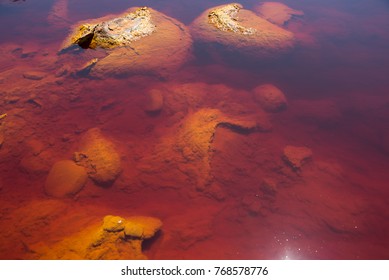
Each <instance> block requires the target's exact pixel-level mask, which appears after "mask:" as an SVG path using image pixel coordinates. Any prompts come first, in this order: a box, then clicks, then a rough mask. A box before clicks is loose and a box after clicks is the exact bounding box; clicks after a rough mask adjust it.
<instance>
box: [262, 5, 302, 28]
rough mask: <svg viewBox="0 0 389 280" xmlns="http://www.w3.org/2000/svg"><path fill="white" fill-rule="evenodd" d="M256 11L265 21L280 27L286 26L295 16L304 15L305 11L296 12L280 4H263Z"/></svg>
mask: <svg viewBox="0 0 389 280" xmlns="http://www.w3.org/2000/svg"><path fill="white" fill-rule="evenodd" d="M254 11H256V12H258V14H259V15H260V16H261V17H263V18H264V19H267V20H268V21H270V22H272V23H274V24H277V25H280V26H282V25H285V24H286V23H287V22H288V21H289V20H290V19H291V18H292V17H293V16H303V15H304V12H303V11H300V10H294V9H292V8H290V7H288V6H287V5H285V4H283V3H279V2H264V3H261V4H259V5H258V6H256V7H254Z"/></svg>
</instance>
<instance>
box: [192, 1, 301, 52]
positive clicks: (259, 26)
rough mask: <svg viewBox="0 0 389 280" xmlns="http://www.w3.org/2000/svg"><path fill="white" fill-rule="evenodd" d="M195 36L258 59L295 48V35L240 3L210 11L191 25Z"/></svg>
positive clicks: (209, 43) (202, 40)
mask: <svg viewBox="0 0 389 280" xmlns="http://www.w3.org/2000/svg"><path fill="white" fill-rule="evenodd" d="M191 33H192V36H193V38H194V39H195V40H196V41H199V42H201V43H203V44H206V45H207V46H208V47H212V46H214V45H221V46H223V47H224V48H225V49H227V50H229V51H234V52H235V51H238V52H240V53H243V54H246V55H249V56H251V57H254V58H265V57H274V56H277V55H278V54H280V53H284V52H285V51H287V50H290V49H291V48H292V47H293V45H294V36H293V34H292V33H291V32H289V31H287V30H285V29H283V28H281V27H278V26H276V25H274V24H272V23H270V22H269V21H267V20H265V19H263V18H261V17H259V16H257V15H256V14H255V13H253V12H252V11H249V10H246V9H243V6H242V5H240V4H236V3H234V4H228V5H222V6H217V7H214V8H211V9H208V10H206V11H205V12H204V13H202V14H201V15H200V16H199V17H198V18H197V19H196V20H195V21H194V22H193V23H192V24H191Z"/></svg>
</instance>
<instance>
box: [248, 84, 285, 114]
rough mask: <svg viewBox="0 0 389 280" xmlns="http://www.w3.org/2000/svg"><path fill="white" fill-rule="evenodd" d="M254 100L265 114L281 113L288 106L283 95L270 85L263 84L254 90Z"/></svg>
mask: <svg viewBox="0 0 389 280" xmlns="http://www.w3.org/2000/svg"><path fill="white" fill-rule="evenodd" d="M254 98H255V100H256V101H257V102H258V103H259V104H260V105H261V107H262V108H263V109H264V110H265V111H267V112H273V113H275V112H281V111H283V110H285V109H286V108H287V106H288V103H287V100H286V97H285V95H284V93H283V92H282V91H281V90H280V89H279V88H277V87H276V86H274V85H272V84H264V85H260V86H258V87H256V88H255V89H254Z"/></svg>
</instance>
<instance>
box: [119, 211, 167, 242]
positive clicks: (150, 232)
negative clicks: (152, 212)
mask: <svg viewBox="0 0 389 280" xmlns="http://www.w3.org/2000/svg"><path fill="white" fill-rule="evenodd" d="M161 227H162V221H161V220H160V219H157V218H153V217H146V216H134V217H130V218H129V219H127V221H126V224H125V228H124V234H125V235H126V236H131V237H136V238H140V239H148V238H151V237H153V236H154V235H155V233H156V232H157V231H158V230H159V229H160V228H161Z"/></svg>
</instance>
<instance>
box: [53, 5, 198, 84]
mask: <svg viewBox="0 0 389 280" xmlns="http://www.w3.org/2000/svg"><path fill="white" fill-rule="evenodd" d="M191 44H192V40H191V37H190V35H189V32H188V31H187V28H186V27H185V26H184V25H183V24H182V23H180V22H178V21H177V20H175V19H173V18H170V17H168V16H166V15H164V14H162V13H160V12H157V11H155V10H153V9H151V8H147V7H143V8H130V9H128V10H127V11H126V12H124V13H123V14H120V15H110V16H106V17H103V18H98V19H95V20H89V21H84V22H80V23H77V24H76V25H75V26H74V27H73V32H72V33H71V34H70V35H69V36H68V38H67V39H66V40H65V42H64V43H63V46H62V48H61V51H60V54H66V53H68V52H69V51H70V52H71V50H72V49H74V46H75V45H78V46H80V47H81V48H83V49H99V50H100V57H96V59H97V60H95V61H94V63H93V64H90V65H89V68H88V71H89V75H91V76H93V77H99V78H103V77H107V76H114V77H123V76H128V75H131V74H157V75H163V74H167V73H170V72H174V71H176V70H177V69H178V68H179V67H180V66H181V65H182V64H183V63H184V62H185V61H186V60H187V58H188V55H189V53H190V49H191ZM101 51H102V53H101ZM89 60H90V56H89ZM85 62H86V61H84V63H85Z"/></svg>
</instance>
